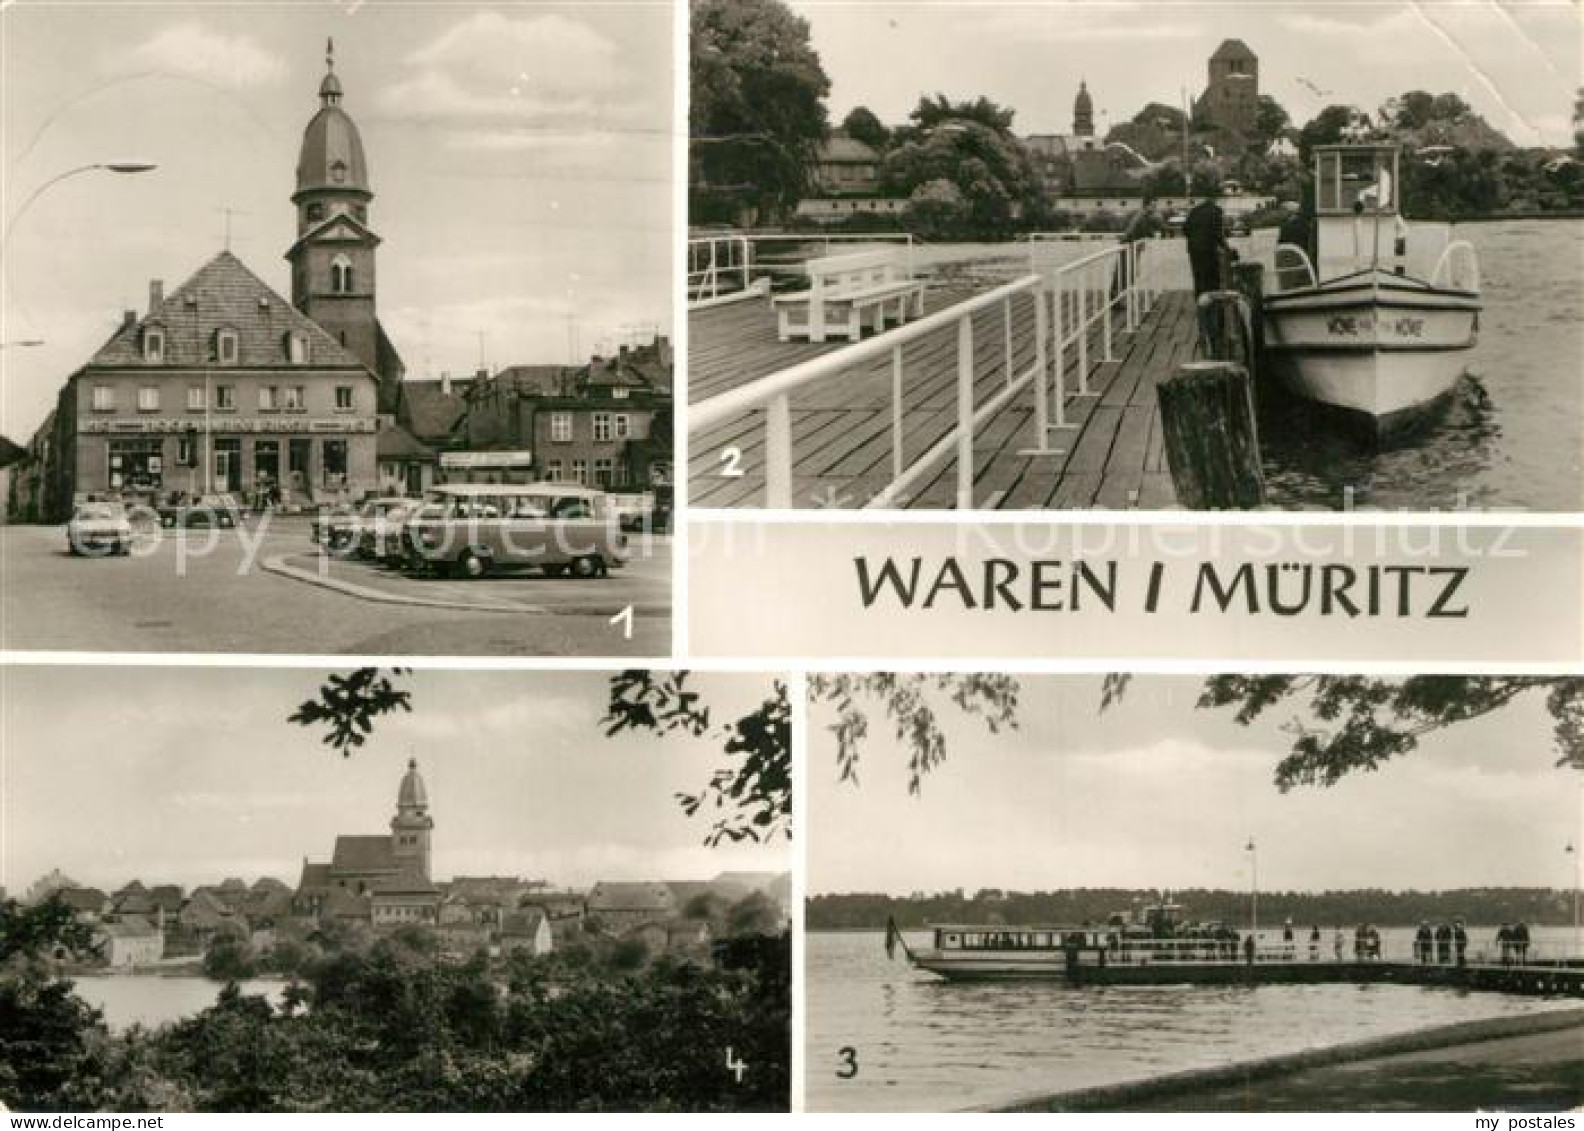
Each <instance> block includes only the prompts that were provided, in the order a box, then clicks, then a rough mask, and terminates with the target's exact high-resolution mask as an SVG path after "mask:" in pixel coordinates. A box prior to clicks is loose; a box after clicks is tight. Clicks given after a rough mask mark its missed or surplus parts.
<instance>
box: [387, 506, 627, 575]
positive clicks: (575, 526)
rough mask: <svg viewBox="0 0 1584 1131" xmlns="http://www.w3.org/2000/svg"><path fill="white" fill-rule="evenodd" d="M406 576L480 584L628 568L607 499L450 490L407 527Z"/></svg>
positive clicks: (624, 543) (622, 537) (624, 541)
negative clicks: (512, 575) (503, 574)
mask: <svg viewBox="0 0 1584 1131" xmlns="http://www.w3.org/2000/svg"><path fill="white" fill-rule="evenodd" d="M401 529H402V542H403V545H404V547H405V551H406V554H405V556H406V562H407V567H408V569H410V570H412V571H414V572H422V573H431V572H433V573H445V574H453V575H455V576H458V577H468V578H477V577H483V576H485V575H486V574H488V573H490V572H492V571H495V570H500V569H538V570H540V571H542V572H543V573H544V574H545V576H547V577H562V576H564V575H567V574H570V575H572V576H573V577H584V578H588V577H603V576H605V574H606V573H607V572H608V571H609V570H611V569H616V568H619V567H621V566H622V565H625V564H626V561H627V536H626V535H625V534H623V533H622V531H621V528H620V525H619V523H618V521H617V516H616V514H615V513H614V512H613V511H612V510H611V508H610V505H609V501H608V499H607V497H606V495H605V492H603V491H599V490H595V489H593V488H589V487H583V486H579V485H577V484H573V483H525V484H509V483H451V484H446V485H444V486H440V487H433V488H431V489H430V490H429V491H427V492H425V494H424V505H423V506H421V507H419V508H418V509H417V510H416V511H413V512H412V514H411V515H410V516H409V517H408V518H407V520H406V521H405V522H403V523H402V528H401Z"/></svg>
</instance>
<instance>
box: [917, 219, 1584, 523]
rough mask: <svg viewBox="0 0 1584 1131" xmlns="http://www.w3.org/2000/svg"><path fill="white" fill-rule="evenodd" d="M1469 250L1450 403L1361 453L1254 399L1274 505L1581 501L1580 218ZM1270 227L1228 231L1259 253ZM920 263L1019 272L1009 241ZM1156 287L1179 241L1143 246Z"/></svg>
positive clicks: (1278, 406)
mask: <svg viewBox="0 0 1584 1131" xmlns="http://www.w3.org/2000/svg"><path fill="white" fill-rule="evenodd" d="M1455 238H1459V239H1466V240H1468V241H1469V242H1470V243H1472V244H1473V245H1474V248H1475V250H1476V251H1477V252H1478V254H1479V262H1480V273H1481V277H1482V281H1483V288H1484V299H1485V310H1484V311H1483V313H1482V314H1481V316H1480V336H1479V344H1478V345H1477V346H1476V347H1475V349H1474V350H1473V351H1472V353H1471V355H1470V363H1469V368H1470V374H1471V377H1470V378H1467V379H1465V381H1464V382H1463V383H1462V385H1461V387H1460V388H1459V391H1458V395H1457V396H1456V397H1455V398H1454V400H1453V402H1452V404H1451V405H1450V407H1449V408H1448V410H1447V412H1446V413H1445V414H1444V415H1443V416H1442V417H1441V418H1440V419H1439V420H1437V421H1436V422H1434V423H1433V424H1431V425H1429V426H1428V427H1427V428H1425V429H1424V430H1423V431H1421V432H1419V433H1417V434H1415V435H1414V436H1412V437H1410V438H1409V439H1407V440H1406V441H1404V442H1403V443H1401V444H1400V445H1397V446H1394V447H1392V448H1391V449H1389V450H1386V451H1380V452H1375V451H1366V450H1363V449H1361V448H1360V447H1359V446H1358V445H1357V444H1356V443H1354V442H1353V441H1352V440H1350V439H1349V438H1347V437H1346V436H1344V435H1342V434H1340V433H1339V432H1337V431H1335V430H1331V429H1316V428H1314V427H1312V426H1311V425H1310V422H1309V412H1308V411H1307V409H1306V406H1304V405H1303V404H1302V402H1293V401H1288V402H1287V403H1286V404H1283V403H1281V401H1280V399H1279V398H1276V397H1270V398H1267V401H1268V403H1264V404H1262V409H1263V410H1264V411H1262V422H1261V427H1262V434H1261V442H1262V444H1261V446H1262V448H1263V452H1264V456H1265V462H1266V476H1267V486H1268V488H1269V495H1270V501H1271V503H1272V504H1273V505H1275V506H1278V507H1282V508H1286V509H1325V510H1338V509H1342V508H1344V507H1348V506H1351V507H1356V508H1362V507H1374V508H1381V509H1386V510H1398V509H1409V510H1420V511H1423V510H1449V509H1454V508H1459V507H1461V508H1478V509H1498V508H1499V509H1516V510H1526V511H1557V512H1570V513H1571V512H1578V511H1584V321H1581V319H1580V311H1581V310H1584V220H1509V221H1499V222H1495V223H1485V224H1464V225H1459V226H1458V227H1457V228H1456V230H1455ZM1273 241H1274V237H1273V235H1272V234H1271V233H1270V232H1268V231H1262V232H1259V233H1256V235H1255V236H1254V237H1252V238H1251V239H1243V240H1234V241H1233V243H1234V245H1235V246H1237V247H1238V248H1239V252H1240V254H1241V255H1243V256H1244V257H1245V258H1253V259H1268V256H1269V251H1270V249H1271V247H1272V246H1274V243H1273ZM1105 246H1107V245H1106V244H1104V243H1089V242H1085V243H1070V244H1046V245H1041V246H1040V248H1039V251H1038V254H1039V256H1040V257H1041V260H1040V261H1041V262H1042V263H1049V264H1055V263H1062V262H1070V261H1071V260H1073V259H1075V258H1077V257H1078V256H1081V255H1087V254H1091V253H1093V252H1094V251H1096V250H1098V249H1100V248H1102V247H1105ZM914 254H915V256H916V259H917V262H918V264H919V266H920V267H921V268H926V269H929V270H931V271H934V272H938V273H944V274H957V273H963V272H967V273H970V274H974V273H976V269H982V270H983V271H984V273H985V277H986V280H987V281H989V280H992V279H996V278H1002V279H1004V278H1007V277H1010V276H1011V275H1013V274H1018V273H1022V272H1025V271H1027V270H1028V269H1029V259H1028V251H1027V249H1026V248H1025V247H1019V246H1017V245H1007V244H1002V245H966V244H958V245H941V246H933V245H932V246H924V247H920V248H918V249H916V251H915V253H914ZM1151 254H1152V256H1153V257H1154V259H1155V262H1156V264H1157V265H1158V269H1159V270H1160V271H1161V272H1162V274H1161V276H1160V277H1161V280H1162V282H1163V284H1164V285H1165V286H1166V287H1168V288H1172V289H1186V288H1187V287H1188V286H1189V273H1188V263H1187V252H1186V247H1185V245H1184V244H1183V242H1182V241H1181V240H1167V241H1161V242H1160V243H1159V244H1157V245H1154V246H1153V247H1152V248H1151Z"/></svg>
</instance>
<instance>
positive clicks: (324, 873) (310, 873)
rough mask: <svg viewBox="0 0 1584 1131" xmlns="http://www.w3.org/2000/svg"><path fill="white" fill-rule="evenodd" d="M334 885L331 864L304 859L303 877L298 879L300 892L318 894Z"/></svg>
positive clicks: (302, 893) (301, 893) (298, 890)
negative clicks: (331, 878) (331, 877)
mask: <svg viewBox="0 0 1584 1131" xmlns="http://www.w3.org/2000/svg"><path fill="white" fill-rule="evenodd" d="M333 886H334V885H333V884H332V882H331V880H330V865H328V864H315V863H310V862H309V861H307V860H304V861H303V866H302V878H301V879H299V880H298V881H297V892H298V894H300V895H318V894H320V893H322V892H325V891H328V890H330V889H331V888H332V887H333Z"/></svg>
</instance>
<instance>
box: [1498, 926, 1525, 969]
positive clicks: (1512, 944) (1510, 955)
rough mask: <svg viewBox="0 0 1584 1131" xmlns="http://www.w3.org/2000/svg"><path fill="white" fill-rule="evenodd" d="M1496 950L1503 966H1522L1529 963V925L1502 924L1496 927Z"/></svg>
mask: <svg viewBox="0 0 1584 1131" xmlns="http://www.w3.org/2000/svg"><path fill="white" fill-rule="evenodd" d="M1496 950H1497V952H1498V953H1499V954H1500V955H1501V962H1502V965H1503V966H1515V965H1516V966H1522V965H1523V964H1524V963H1525V962H1527V961H1529V924H1528V923H1503V924H1502V925H1501V926H1500V927H1497V928H1496Z"/></svg>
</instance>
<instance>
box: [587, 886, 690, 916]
mask: <svg viewBox="0 0 1584 1131" xmlns="http://www.w3.org/2000/svg"><path fill="white" fill-rule="evenodd" d="M588 909H589V911H590V912H593V913H598V912H602V911H604V912H612V911H628V912H632V911H645V912H667V913H669V912H672V911H675V910H676V897H675V896H673V895H672V894H671V888H670V887H669V886H668V885H666V884H662V883H628V882H620V881H618V882H615V883H608V882H601V883H597V884H595V885H594V890H593V891H591V892H589V894H588Z"/></svg>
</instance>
